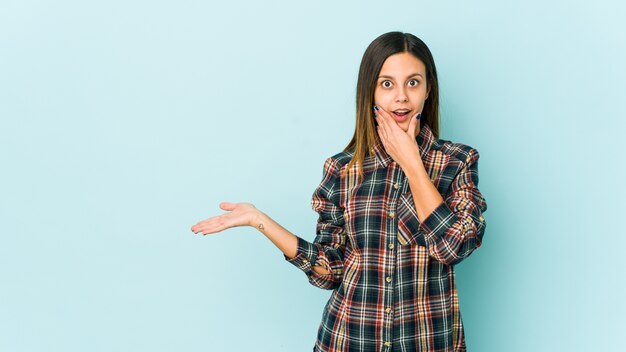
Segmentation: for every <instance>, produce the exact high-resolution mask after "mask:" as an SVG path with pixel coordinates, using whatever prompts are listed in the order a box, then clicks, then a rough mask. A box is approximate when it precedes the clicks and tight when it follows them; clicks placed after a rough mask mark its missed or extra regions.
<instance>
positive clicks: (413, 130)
mask: <svg viewBox="0 0 626 352" xmlns="http://www.w3.org/2000/svg"><path fill="white" fill-rule="evenodd" d="M421 117H422V113H417V115H415V117H413V118H412V119H411V122H409V129H408V131H407V132H408V133H409V135H410V136H411V138H413V139H415V137H416V136H417V127H418V126H419V123H420V119H421Z"/></svg>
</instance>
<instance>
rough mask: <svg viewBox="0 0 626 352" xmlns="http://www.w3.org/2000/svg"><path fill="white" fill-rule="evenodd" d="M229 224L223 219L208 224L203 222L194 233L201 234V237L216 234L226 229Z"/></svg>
mask: <svg viewBox="0 0 626 352" xmlns="http://www.w3.org/2000/svg"><path fill="white" fill-rule="evenodd" d="M229 227H231V226H229V222H228V220H227V219H223V218H215V219H212V220H211V221H209V222H205V223H203V224H202V225H200V226H198V227H197V228H196V230H197V231H196V233H202V234H203V235H208V234H211V233H217V232H221V231H224V230H226V229H228V228H229Z"/></svg>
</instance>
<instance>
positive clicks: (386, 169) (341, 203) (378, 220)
mask: <svg viewBox="0 0 626 352" xmlns="http://www.w3.org/2000/svg"><path fill="white" fill-rule="evenodd" d="M416 139H417V143H418V145H419V149H420V153H421V157H422V160H423V163H424V166H425V168H426V171H427V172H428V174H429V176H430V178H431V180H432V182H433V184H434V185H435V187H437V190H439V192H440V193H441V195H442V197H443V198H444V202H443V203H442V204H441V205H439V206H438V207H437V208H436V209H435V210H434V211H433V212H432V213H431V214H430V215H429V216H428V217H427V218H426V219H423V221H420V219H418V216H417V212H416V211H415V205H414V202H413V196H412V194H411V190H410V188H409V184H408V180H407V178H406V176H405V174H404V172H403V171H402V169H401V168H400V166H399V165H398V164H397V163H396V162H395V161H393V159H392V158H391V157H390V156H389V155H388V154H387V153H386V152H385V150H384V148H383V146H382V144H380V143H379V144H378V145H376V146H375V147H374V149H373V152H374V153H373V155H372V156H369V157H367V158H366V159H365V160H364V163H363V165H362V166H361V167H362V168H363V177H361V178H358V177H356V176H355V175H356V173H354V172H351V173H349V174H348V175H347V176H345V177H341V176H340V175H341V172H342V171H343V170H344V168H345V167H346V166H347V164H348V162H349V161H350V159H351V157H352V153H350V152H342V153H339V154H337V155H335V156H333V157H331V158H329V159H327V160H326V163H325V164H324V176H323V180H322V182H321V184H320V185H319V187H318V188H317V189H316V190H315V192H314V194H313V199H312V201H311V203H312V206H313V209H314V210H315V211H316V212H318V213H319V220H318V223H317V232H316V233H317V235H316V237H315V240H314V241H313V243H310V242H308V241H306V240H304V239H302V238H298V252H297V255H296V256H295V257H294V258H292V259H289V258H287V260H288V261H289V262H291V263H292V264H294V265H295V266H297V267H298V268H300V269H301V270H303V271H304V272H305V273H306V275H307V276H308V279H309V281H310V282H311V284H313V285H315V286H317V287H320V288H324V289H332V290H333V292H332V294H331V296H330V299H329V301H328V303H327V304H326V307H325V308H324V312H323V316H322V322H321V324H320V327H319V330H318V335H317V341H316V343H315V348H314V351H324V352H340V351H341V352H344V351H360V352H361V351H365V352H369V351H412V352H413V351H430V352H434V351H437V352H439V351H441V352H443V351H465V350H466V347H465V339H464V335H463V323H462V321H461V314H460V312H459V303H458V297H457V290H456V285H455V276H454V264H457V263H459V262H460V261H461V260H463V259H464V258H466V257H467V256H469V255H470V253H472V252H473V251H474V250H475V249H476V248H478V247H479V246H480V244H481V240H482V236H483V233H484V231H485V226H486V224H485V219H484V218H483V215H482V213H483V212H484V211H485V210H486V209H487V204H486V203H485V199H484V198H483V196H482V194H481V193H480V191H479V190H478V188H477V184H478V166H477V160H478V152H477V151H476V150H475V149H472V148H470V147H468V146H466V145H463V144H458V143H452V142H449V141H445V140H441V139H436V138H435V137H434V135H433V134H432V131H431V130H430V128H429V127H428V126H427V125H425V126H423V127H422V129H421V131H420V133H419V135H418V136H417V138H416ZM355 170H356V167H355V169H353V170H351V171H355ZM312 265H319V266H322V267H324V268H325V269H327V270H329V271H330V272H331V273H330V274H327V275H321V274H317V273H316V272H315V271H313V270H312Z"/></svg>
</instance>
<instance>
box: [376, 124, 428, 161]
mask: <svg viewBox="0 0 626 352" xmlns="http://www.w3.org/2000/svg"><path fill="white" fill-rule="evenodd" d="M415 139H416V140H417V145H418V146H419V150H420V156H421V157H422V160H423V159H424V157H425V156H426V154H428V151H429V150H430V148H431V146H432V145H433V143H434V142H435V135H433V131H432V130H431V129H430V127H429V126H428V124H424V125H423V126H422V127H421V128H420V133H419V134H418V135H417V137H415ZM372 154H373V155H374V157H375V159H376V161H377V163H378V164H380V165H381V166H382V167H387V165H389V163H391V162H392V161H393V159H392V158H391V156H389V154H387V151H386V150H385V147H384V146H383V144H382V142H381V141H380V140H379V141H378V142H377V143H376V145H374V147H373V148H372Z"/></svg>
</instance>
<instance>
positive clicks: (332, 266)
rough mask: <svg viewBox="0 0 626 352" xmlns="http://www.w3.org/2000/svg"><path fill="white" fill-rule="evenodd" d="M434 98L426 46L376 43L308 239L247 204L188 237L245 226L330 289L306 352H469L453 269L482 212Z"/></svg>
mask: <svg viewBox="0 0 626 352" xmlns="http://www.w3.org/2000/svg"><path fill="white" fill-rule="evenodd" d="M438 89H439V88H438V83H437V71H436V69H435V63H434V61H433V57H432V55H431V53H430V50H429V49H428V47H427V46H426V44H424V42H422V41H421V40H420V39H418V38H417V37H415V36H413V35H411V34H408V33H401V32H391V33H386V34H383V35H382V36H380V37H378V38H376V39H375V40H374V41H373V42H372V43H371V44H370V45H369V47H368V48H367V50H366V51H365V54H364V55H363V59H362V61H361V67H360V70H359V78H358V82H357V113H356V115H357V116H356V128H355V132H354V136H353V137H352V140H351V141H350V143H349V144H348V146H347V147H346V148H345V150H344V151H343V152H341V153H339V154H337V155H335V156H333V157H330V158H328V159H327V160H326V162H325V164H324V175H323V179H322V182H321V184H320V185H319V187H317V189H316V190H315V192H314V194H313V199H312V206H313V209H314V210H315V211H316V212H318V213H319V220H318V223H317V232H316V234H317V235H316V237H315V239H314V241H313V242H308V241H307V240H305V239H303V238H300V237H298V236H296V235H294V234H292V233H291V232H289V231H287V230H286V229H284V228H283V227H282V226H280V225H279V224H278V223H276V222H275V221H274V220H272V219H271V218H270V217H269V216H267V215H266V214H264V213H262V212H261V211H259V210H258V209H256V208H255V207H254V206H253V205H252V204H249V203H237V204H234V203H222V204H220V207H221V208H222V209H223V210H226V211H227V212H226V213H224V214H222V215H220V216H216V217H212V218H209V219H207V220H204V221H201V222H199V223H197V224H196V225H194V226H193V227H192V228H191V229H192V231H193V232H195V233H202V234H209V233H215V232H219V231H222V230H225V229H227V228H230V227H234V226H253V227H255V228H256V229H258V231H260V232H261V233H263V234H264V235H265V236H267V237H268V238H269V239H270V240H271V241H272V242H273V243H274V244H275V245H276V246H277V247H278V248H279V249H280V250H281V251H282V252H283V253H284V254H285V258H286V259H287V261H289V262H290V263H292V264H293V265H295V266H296V267H298V268H299V269H301V270H302V271H303V272H304V273H305V274H306V275H307V276H308V279H309V281H310V282H311V283H312V284H313V285H315V286H318V287H321V288H324V289H330V290H333V292H332V294H331V296H330V299H329V301H328V303H327V304H326V307H325V308H324V312H323V316H322V322H321V325H320V327H319V330H318V336H317V341H316V343H315V347H314V351H325V352H336V351H337V352H338V351H442V352H443V351H465V350H466V348H465V339H464V334H463V323H462V321H461V315H460V312H459V303H458V297H457V291H456V286H455V276H454V265H455V264H457V263H459V262H460V261H462V260H463V259H464V258H466V257H467V256H469V255H470V253H472V252H473V251H474V250H475V249H476V248H477V247H478V246H480V244H481V240H482V237H483V233H484V231H485V226H486V224H485V219H484V218H483V215H482V214H483V212H484V211H485V210H486V209H487V204H486V203H485V199H484V198H483V196H482V194H481V193H480V191H479V190H478V188H477V185H478V166H477V161H478V152H477V151H476V150H475V149H473V148H471V147H469V146H466V145H463V144H458V143H452V142H450V141H446V140H442V139H439V138H438V137H439V123H438V120H439V90H438Z"/></svg>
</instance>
